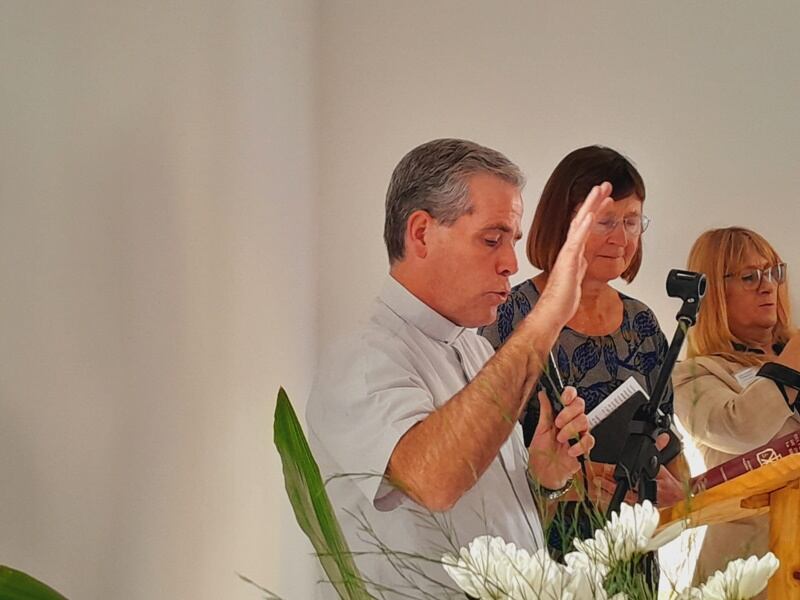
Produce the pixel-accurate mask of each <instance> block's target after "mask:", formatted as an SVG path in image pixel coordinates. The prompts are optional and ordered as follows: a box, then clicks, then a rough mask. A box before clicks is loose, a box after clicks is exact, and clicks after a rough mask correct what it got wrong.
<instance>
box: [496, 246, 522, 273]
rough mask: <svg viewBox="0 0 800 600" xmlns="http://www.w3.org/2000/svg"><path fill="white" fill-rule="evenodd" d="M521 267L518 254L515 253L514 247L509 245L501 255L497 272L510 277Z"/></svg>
mask: <svg viewBox="0 0 800 600" xmlns="http://www.w3.org/2000/svg"><path fill="white" fill-rule="evenodd" d="M518 269H519V265H518V263H517V254H516V252H514V247H513V246H511V245H508V246H506V247H505V249H504V251H503V252H501V253H500V259H499V261H498V263H497V272H498V273H499V274H500V275H503V276H505V277H509V276H510V275H513V274H514V273H516V272H517V270H518Z"/></svg>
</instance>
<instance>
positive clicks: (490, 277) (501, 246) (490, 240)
mask: <svg viewBox="0 0 800 600" xmlns="http://www.w3.org/2000/svg"><path fill="white" fill-rule="evenodd" d="M469 198H470V203H471V206H472V212H471V213H469V214H466V215H463V216H461V217H460V218H459V219H458V220H456V222H455V223H453V224H452V225H450V226H444V225H441V224H439V223H438V222H434V224H433V226H432V227H431V230H430V233H429V236H428V237H427V241H428V248H429V251H428V256H427V257H426V259H425V263H426V266H425V268H426V270H427V271H428V272H427V277H426V281H427V285H428V287H429V292H430V293H429V294H426V296H427V301H428V303H429V304H431V307H432V308H433V309H435V310H436V311H437V312H439V313H440V314H442V315H444V316H445V317H447V318H448V319H449V320H450V321H452V322H453V323H455V324H457V325H460V326H462V327H478V326H480V325H489V324H490V323H493V322H494V321H495V319H496V318H497V307H498V306H499V305H500V304H502V303H503V302H505V300H506V298H507V297H508V293H509V290H510V289H511V286H510V284H509V281H508V278H509V277H510V276H511V275H513V274H514V273H516V272H517V257H516V255H515V253H514V245H515V244H516V243H517V241H519V239H520V238H521V237H522V233H521V232H520V221H521V219H522V197H521V195H520V192H519V189H517V188H516V187H515V186H514V185H512V184H510V183H507V182H506V181H503V180H502V179H500V178H498V177H496V176H494V175H490V174H487V173H481V174H476V175H473V176H471V177H470V179H469ZM434 304H435V306H434Z"/></svg>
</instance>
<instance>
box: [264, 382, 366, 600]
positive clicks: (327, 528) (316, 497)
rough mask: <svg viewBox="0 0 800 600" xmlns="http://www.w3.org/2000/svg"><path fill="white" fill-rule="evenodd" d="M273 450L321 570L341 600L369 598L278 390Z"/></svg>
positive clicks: (296, 425)
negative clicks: (277, 455)
mask: <svg viewBox="0 0 800 600" xmlns="http://www.w3.org/2000/svg"><path fill="white" fill-rule="evenodd" d="M274 436H275V447H276V448H277V449H278V453H279V454H280V457H281V463H282V464H283V478H284V483H285V485H286V492H287V494H288V495H289V501H290V502H291V504H292V508H293V509H294V515H295V518H296V519H297V523H298V525H300V528H301V529H302V530H303V531H304V532H305V534H306V535H307V536H308V539H309V540H311V544H312V545H313V546H314V549H315V550H316V553H317V557H318V558H319V561H320V563H321V564H322V568H323V569H324V570H325V573H326V574H327V576H328V579H329V580H330V581H331V583H332V584H333V586H334V588H335V589H336V591H337V593H338V594H339V597H340V598H342V600H367V599H371V598H372V596H371V595H370V594H369V593H368V592H367V590H366V587H365V586H364V580H363V579H362V577H361V574H360V573H359V571H358V568H357V567H356V565H355V562H354V561H353V556H352V554H351V552H350V549H349V547H348V545H347V541H346V540H345V538H344V534H343V533H342V529H341V527H340V526H339V521H338V520H337V519H336V515H335V514H334V512H333V507H332V506H331V502H330V500H329V498H328V494H327V492H326V491H325V484H324V482H323V481H322V476H321V475H320V472H319V467H318V466H317V462H316V461H315V460H314V456H313V455H312V454H311V449H310V448H309V446H308V441H307V440H306V436H305V434H304V433H303V429H302V427H301V426H300V421H299V420H298V419H297V414H296V413H295V411H294V408H293V407H292V404H291V402H290V401H289V397H288V396H287V395H286V391H285V390H284V389H283V388H281V389H280V390H279V391H278V400H277V404H276V406H275V422H274Z"/></svg>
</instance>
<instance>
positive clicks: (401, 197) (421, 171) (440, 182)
mask: <svg viewBox="0 0 800 600" xmlns="http://www.w3.org/2000/svg"><path fill="white" fill-rule="evenodd" d="M478 173H490V174H492V175H495V176H497V177H499V178H500V179H502V180H504V181H507V182H508V183H510V184H512V185H514V186H516V187H517V188H518V189H519V190H522V188H523V187H524V186H525V176H524V175H523V174H522V171H521V170H520V168H519V167H518V166H517V165H515V164H514V163H513V162H511V161H510V160H509V159H508V158H506V157H505V156H504V155H503V154H501V153H500V152H498V151H497V150H492V149H491V148H486V147H485V146H481V145H480V144H476V143H475V142H470V141H468V140H458V139H441V140H433V141H432V142H427V143H425V144H422V145H421V146H417V147H416V148H414V149H413V150H412V151H411V152H409V153H408V154H406V155H405V156H404V157H403V158H402V160H401V161H400V162H399V163H398V164H397V166H396V167H395V169H394V172H393V173H392V179H391V181H390V182H389V189H388V190H387V191H386V222H385V224H384V228H383V239H384V241H385V242H386V250H387V251H388V253H389V262H390V263H394V262H396V261H398V260H402V258H403V257H404V256H405V230H406V224H407V223H408V218H409V217H410V216H411V214H412V213H414V212H416V211H418V210H424V211H426V212H427V213H428V214H430V215H431V216H432V217H433V218H434V219H436V220H437V221H438V222H439V223H441V224H443V225H452V224H453V223H455V221H456V220H457V219H458V218H459V217H461V216H462V215H465V214H468V213H470V212H472V206H471V204H470V202H469V178H470V176H471V175H475V174H478Z"/></svg>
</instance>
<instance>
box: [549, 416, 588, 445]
mask: <svg viewBox="0 0 800 600" xmlns="http://www.w3.org/2000/svg"><path fill="white" fill-rule="evenodd" d="M565 410H566V409H565ZM559 416H560V415H559ZM585 431H589V418H588V417H587V416H586V415H585V414H583V413H580V414H579V415H578V416H577V417H575V418H574V419H572V420H571V421H569V422H568V423H567V424H566V425H564V427H563V428H561V429H559V431H558V434H557V435H556V439H557V440H558V441H559V442H561V443H562V444H563V443H565V442H568V441H570V440H572V439H575V438H576V437H577V436H578V435H580V434H582V433H583V432H585Z"/></svg>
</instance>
